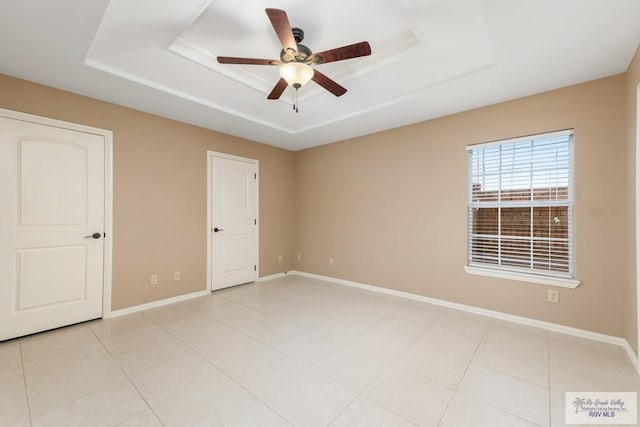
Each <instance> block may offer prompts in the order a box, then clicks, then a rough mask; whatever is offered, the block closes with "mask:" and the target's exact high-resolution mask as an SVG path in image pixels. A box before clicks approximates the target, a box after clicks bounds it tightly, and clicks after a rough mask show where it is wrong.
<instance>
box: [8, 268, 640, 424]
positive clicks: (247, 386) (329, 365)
mask: <svg viewBox="0 0 640 427" xmlns="http://www.w3.org/2000/svg"><path fill="white" fill-rule="evenodd" d="M565 391H636V392H640V382H639V379H638V376H637V375H636V374H635V373H634V371H633V368H632V366H631V364H630V363H629V361H628V359H627V357H626V355H625V354H624V352H623V350H622V349H621V348H619V347H616V346H613V345H607V344H602V343H598V342H594V341H589V340H584V339H580V338H576V337H571V336H567V335H561V334H556V333H552V332H547V331H546V330H542V329H536V328H531V327H526V326H522V325H518V324H513V323H508V322H504V321H500V320H495V319H490V318H486V317H482V316H477V315H473V314H469V313H464V312H459V311H455V310H450V309H446V308H442V307H438V306H434V305H430V304H426V303H419V302H415V301H410V300H404V299H400V298H396V297H392V296H388V295H382V294H377V293H372V292H368V291H364V290H359V289H353V288H348V287H344V286H339V285H334V284H330V283H325V282H321V281H316V280H311V279H307V278H303V277H299V276H290V277H286V278H283V279H278V280H273V281H270V282H262V283H257V284H248V285H243V286H239V287H235V288H230V289H225V290H222V291H217V292H214V293H213V294H212V295H210V296H205V297H201V298H197V299H193V300H189V301H186V302H183V303H176V304H172V305H168V306H164V307H160V308H156V309H152V310H147V311H143V312H140V313H136V314H132V315H128V316H123V317H118V318H114V319H110V320H98V321H93V322H88V323H84V324H80V325H75V326H70V327H67V328H62V329H58V330H55V331H51V332H46V333H42V334H37V335H33V336H30V337H26V338H22V339H17V340H13V341H9V342H5V343H0V426H3V427H5V426H29V425H31V426H48V427H49V426H65V427H68V426H132V427H139V426H141V427H144V426H162V425H164V426H190V425H195V426H251V427H261V426H265V427H269V426H274V427H275V426H327V425H329V426H348V427H358V426H370V427H371V426H380V427H387V426H389V427H393V426H443V427H445V426H446V427H465V426H469V427H482V426H487V427H500V426H545V427H547V426H552V427H557V426H562V425H564V392H565Z"/></svg>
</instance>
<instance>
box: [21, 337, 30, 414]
mask: <svg viewBox="0 0 640 427" xmlns="http://www.w3.org/2000/svg"><path fill="white" fill-rule="evenodd" d="M18 350H20V366H21V367H22V382H23V383H24V397H25V399H26V401H27V413H28V414H29V425H30V426H33V417H32V415H31V403H30V402H29V391H28V389H27V374H26V373H25V369H24V357H23V355H22V339H19V340H18Z"/></svg>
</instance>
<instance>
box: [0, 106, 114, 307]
mask: <svg viewBox="0 0 640 427" xmlns="http://www.w3.org/2000/svg"><path fill="white" fill-rule="evenodd" d="M0 117H5V118H8V119H13V120H20V121H24V122H29V123H36V124H40V125H46V126H53V127H58V128H62V129H69V130H73V131H78V132H85V133H91V134H94V135H100V136H102V137H103V138H104V187H105V188H104V233H105V237H104V242H103V244H104V257H103V263H104V264H103V265H104V268H103V277H102V317H103V318H109V317H111V286H112V283H111V281H112V260H113V132H111V131H110V130H105V129H99V128H95V127H91V126H85V125H81V124H78V123H73V122H67V121H63V120H57V119H51V118H48V117H42V116H36V115H34V114H28V113H23V112H19V111H12V110H7V109H4V108H0Z"/></svg>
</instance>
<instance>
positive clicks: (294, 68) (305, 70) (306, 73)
mask: <svg viewBox="0 0 640 427" xmlns="http://www.w3.org/2000/svg"><path fill="white" fill-rule="evenodd" d="M279 72H280V77H282V78H283V79H285V80H286V81H287V83H289V84H290V85H291V86H294V87H295V86H296V85H300V86H298V87H302V86H304V85H306V84H307V83H308V82H309V80H311V78H312V77H313V68H311V67H310V66H308V65H307V64H305V63H303V62H287V63H285V64H282V65H281V66H280V70H279Z"/></svg>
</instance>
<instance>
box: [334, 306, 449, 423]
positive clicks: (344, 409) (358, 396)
mask: <svg viewBox="0 0 640 427" xmlns="http://www.w3.org/2000/svg"><path fill="white" fill-rule="evenodd" d="M400 310H401V307H397V308H396V310H394V313H395V312H397V311H400ZM387 314H389V313H387ZM384 317H385V316H384V315H383V316H382V317H381V318H380V319H378V320H377V321H375V322H374V323H373V325H371V326H370V327H369V328H367V329H366V331H367V332H368V331H369V330H370V329H373V328H374V327H375V326H376V325H377V324H380V323H383V322H384V320H385V318H384ZM433 323H435V322H433ZM430 327H433V324H430V325H429V327H427V328H425V330H424V331H422V332H421V333H419V334H417V335H416V337H415V338H414V339H413V340H412V341H411V342H410V343H408V344H407V345H406V346H405V347H404V348H403V349H402V350H401V351H400V352H399V353H398V354H397V355H396V357H394V358H393V359H392V360H391V361H390V362H388V363H387V366H385V367H384V368H383V369H382V370H381V371H380V373H379V374H378V375H376V376H375V377H374V378H373V379H372V380H371V381H369V383H368V384H367V385H366V387H365V388H364V389H362V390H361V391H360V392H359V393H357V394H356V396H355V397H354V398H353V399H352V400H351V401H350V402H349V403H348V404H347V405H346V406H345V407H344V408H343V409H342V410H341V411H340V412H338V414H336V416H335V417H333V418H332V419H331V421H330V422H329V424H328V425H330V424H331V423H332V422H334V421H335V420H336V419H338V417H340V415H342V413H343V412H344V411H346V410H347V408H349V406H351V405H352V404H353V402H355V401H356V400H357V399H359V398H361V397H362V398H363V399H367V397H366V396H364V392H365V391H367V389H368V388H369V387H370V386H371V384H373V383H375V382H376V380H378V378H380V377H381V376H382V375H383V374H384V373H385V372H386V371H387V370H388V369H389V368H390V367H391V365H393V363H394V362H395V361H396V360H398V359H399V358H400V355H402V354H403V353H404V352H405V351H406V349H407V348H409V347H410V346H411V345H412V344H414V343H415V342H416V341H418V339H419V338H420V337H421V336H422V335H423V334H424V333H426V331H427V330H428V329H429V328H430ZM341 347H345V346H341ZM376 360H380V359H376ZM380 361H382V360H380ZM412 375H415V374H413V373H412ZM323 376H325V375H323ZM325 377H326V376H325ZM326 378H329V377H326ZM421 378H422V377H421ZM329 379H331V378H329ZM332 381H333V380H332ZM336 383H337V381H336ZM340 385H342V384H340ZM439 385H442V384H439ZM343 387H344V386H343ZM345 388H348V387H345ZM445 388H448V387H445ZM367 400H369V399H367ZM374 403H375V404H376V405H378V406H380V407H381V408H383V409H385V410H387V411H389V412H390V413H392V414H394V415H396V416H397V417H400V418H402V419H403V420H405V421H407V422H408V423H410V424H413V425H415V426H417V424H415V423H414V422H413V421H411V420H409V419H407V418H406V417H404V416H403V415H401V414H398V413H396V412H395V411H393V410H391V409H390V408H387V407H386V406H385V405H382V404H380V403H378V402H375V401H374Z"/></svg>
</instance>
